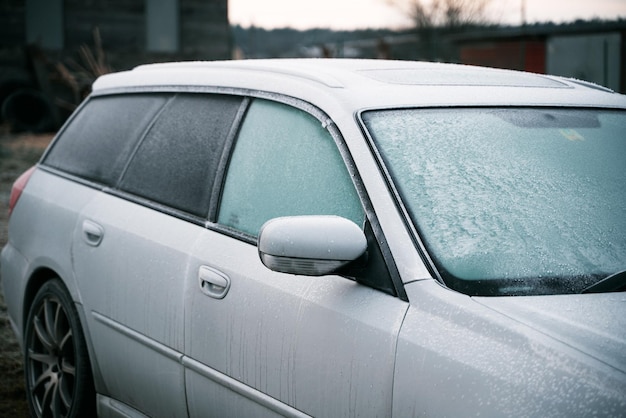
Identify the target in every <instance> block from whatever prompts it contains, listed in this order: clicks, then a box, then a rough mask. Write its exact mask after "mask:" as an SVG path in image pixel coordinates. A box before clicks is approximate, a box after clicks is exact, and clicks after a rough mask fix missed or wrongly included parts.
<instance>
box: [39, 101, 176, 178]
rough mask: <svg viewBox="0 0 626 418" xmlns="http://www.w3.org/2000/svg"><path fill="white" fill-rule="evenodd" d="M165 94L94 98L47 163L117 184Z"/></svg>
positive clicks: (76, 119)
mask: <svg viewBox="0 0 626 418" xmlns="http://www.w3.org/2000/svg"><path fill="white" fill-rule="evenodd" d="M165 101H166V96H164V95H124V96H107V97H95V98H92V99H91V100H90V101H89V102H88V103H87V104H86V105H85V106H84V107H83V108H82V109H81V110H80V113H78V114H77V115H76V117H74V119H73V120H72V122H71V123H70V124H69V125H68V126H67V128H66V129H65V130H64V131H63V132H62V134H61V136H60V137H59V138H58V140H57V141H55V143H54V145H53V147H52V149H51V150H50V152H49V153H48V155H47V156H46V159H45V161H44V163H45V164H46V165H49V166H51V167H54V168H57V169H59V170H62V171H65V172H68V173H71V174H75V175H77V176H81V177H84V178H86V179H89V180H92V181H96V182H101V183H104V184H106V185H113V184H114V183H115V182H116V180H117V179H118V177H119V175H120V174H121V172H122V169H123V168H124V165H125V163H126V159H127V158H128V156H129V154H130V153H131V152H132V150H133V149H134V147H135V145H136V143H137V141H138V140H139V137H140V135H141V133H142V132H143V131H145V129H146V128H147V126H148V124H149V123H150V121H151V120H152V119H153V118H154V115H155V114H156V112H157V111H158V110H159V109H160V108H161V107H162V106H163V104H165Z"/></svg>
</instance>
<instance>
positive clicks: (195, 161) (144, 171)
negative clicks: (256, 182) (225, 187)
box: [120, 94, 242, 216]
mask: <svg viewBox="0 0 626 418" xmlns="http://www.w3.org/2000/svg"><path fill="white" fill-rule="evenodd" d="M241 101H242V98H241V97H237V96H220V95H205V94H181V95H177V96H176V97H175V98H174V99H173V100H172V101H171V102H170V103H168V104H167V106H166V108H165V109H164V110H163V112H162V113H161V115H160V116H159V118H158V120H157V121H156V122H155V123H154V125H153V126H151V127H150V130H149V131H148V133H147V134H146V137H145V139H144V140H143V141H142V143H141V144H140V146H139V148H138V150H137V153H136V155H135V156H134V157H133V159H132V161H131V162H130V165H129V167H128V170H127V171H126V173H125V174H124V177H123V179H122V182H121V184H120V188H121V189H123V190H124V191H127V192H130V193H132V194H135V195H138V196H141V197H144V198H146V199H150V200H153V201H155V202H158V203H161V204H164V205H167V206H170V207H173V208H176V209H179V210H183V211H185V212H188V213H191V214H193V215H196V216H206V215H207V212H208V208H209V199H210V195H211V190H212V186H213V182H214V180H215V173H216V171H217V166H218V163H219V160H220V158H221V156H222V150H223V147H224V143H225V141H226V138H227V137H228V133H229V131H230V129H231V127H232V124H233V121H234V119H235V116H236V115H237V111H238V109H239V107H240V105H241Z"/></svg>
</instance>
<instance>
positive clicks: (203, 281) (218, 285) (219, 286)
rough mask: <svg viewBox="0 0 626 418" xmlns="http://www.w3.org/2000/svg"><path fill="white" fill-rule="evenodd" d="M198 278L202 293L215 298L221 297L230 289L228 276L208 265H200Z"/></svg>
mask: <svg viewBox="0 0 626 418" xmlns="http://www.w3.org/2000/svg"><path fill="white" fill-rule="evenodd" d="M198 279H199V282H200V290H201V291H202V293H204V294H205V295H207V296H210V297H212V298H215V299H222V298H223V297H224V296H226V293H228V290H229V289H230V279H229V278H228V276H227V275H225V274H224V273H222V272H220V271H217V270H215V269H214V268H212V267H209V266H200V269H199V270H198Z"/></svg>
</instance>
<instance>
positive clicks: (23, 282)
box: [0, 60, 626, 417]
mask: <svg viewBox="0 0 626 418" xmlns="http://www.w3.org/2000/svg"><path fill="white" fill-rule="evenodd" d="M137 91H141V92H152V91H166V92H169V91H185V92H197V93H202V92H213V93H221V94H234V95H239V96H249V97H263V98H270V99H275V100H278V101H280V102H283V103H288V104H290V105H294V106H296V107H299V108H302V109H305V110H307V111H312V110H311V109H313V108H314V109H315V112H317V113H316V117H318V118H319V112H320V111H322V112H323V113H324V117H325V118H327V119H324V120H323V121H321V123H322V125H323V126H324V128H326V129H328V130H329V131H332V132H333V137H335V138H336V139H339V138H340V139H341V141H345V150H344V151H347V152H349V154H350V157H351V158H350V159H347V160H346V162H347V163H350V164H352V162H353V163H354V167H353V168H352V169H353V171H352V172H353V173H355V174H358V176H359V178H360V181H361V182H362V183H361V184H360V186H361V187H363V188H364V190H363V191H362V195H366V196H367V199H368V200H367V201H368V203H369V205H371V206H369V207H368V211H369V213H368V216H369V217H370V219H372V220H375V221H376V222H377V226H378V227H379V228H380V232H381V233H382V235H381V236H382V238H384V243H385V244H386V245H387V248H388V249H389V251H390V253H391V255H393V260H394V262H395V264H396V267H397V272H398V274H399V278H400V281H401V284H403V287H402V289H403V290H404V291H405V292H406V298H401V297H394V296H391V295H389V294H385V293H383V292H380V291H378V290H374V289H372V288H369V287H367V286H364V285H360V284H357V283H355V282H354V281H351V280H347V279H346V278H344V277H341V276H337V275H327V276H323V277H306V276H298V275H289V274H284V273H278V272H274V271H270V270H269V269H267V268H266V267H265V266H263V264H262V263H261V260H260V259H259V255H258V249H257V247H256V245H254V243H253V242H251V241H250V240H246V239H241V237H238V236H233V235H232V234H228V233H226V232H228V231H225V230H224V229H221V228H220V227H219V225H214V224H211V223H210V222H206V224H198V223H193V222H187V221H186V220H184V219H181V218H180V217H176V216H172V215H171V213H170V212H168V210H165V209H163V208H155V207H151V208H148V207H146V206H144V205H143V204H142V202H141V201H136V200H133V199H129V198H128V196H124V195H123V194H120V193H115V192H112V191H111V190H109V189H107V188H100V189H99V188H97V187H93V185H89V184H84V182H83V183H82V184H79V183H76V182H74V181H72V180H74V179H72V178H71V177H67V176H66V177H63V176H60V175H59V173H55V172H54V170H50V169H47V168H42V167H40V168H39V169H38V170H36V171H35V173H34V174H33V176H32V177H31V180H30V181H29V183H28V185H27V187H26V188H25V190H24V193H23V195H22V197H21V198H20V200H19V202H18V204H17V206H16V208H15V210H14V212H13V215H12V216H11V219H10V225H9V236H10V238H9V243H8V244H7V246H6V247H5V248H4V249H3V251H2V259H1V261H2V263H1V265H0V268H1V273H2V285H3V289H4V293H5V300H6V303H7V305H8V310H9V315H10V318H11V323H12V325H13V327H14V329H15V330H16V333H17V335H18V337H20V336H21V333H22V330H23V326H24V324H23V316H24V312H25V311H27V310H28V306H25V305H24V303H25V300H24V292H25V289H26V288H27V287H28V286H29V284H36V281H33V280H32V279H33V277H34V276H33V273H34V272H36V271H38V270H40V269H44V268H45V269H48V270H49V271H50V272H53V273H54V274H56V275H58V276H59V277H61V279H62V280H63V282H64V284H65V285H66V287H67V288H68V291H69V292H70V294H71V296H72V299H73V300H74V301H75V302H76V306H77V309H78V311H79V315H80V317H81V320H82V321H83V325H84V327H85V334H86V337H87V342H88V345H89V354H90V357H91V363H92V368H93V371H94V378H95V384H96V389H97V391H98V405H99V413H100V415H101V416H155V417H158V416H163V417H166V416H167V417H170V416H321V417H324V416H325V417H351V416H395V417H406V416H476V415H481V416H568V417H569V416H592V415H598V416H621V415H624V411H626V358H625V357H624V353H625V352H626V342H625V341H626V334H625V331H624V330H626V322H625V321H626V319H625V318H626V298H625V297H624V296H622V294H599V295H556V296H527V297H497V298H487V297H470V296H467V295H464V294H460V293H458V292H455V291H452V290H450V289H447V288H445V287H443V286H442V285H441V284H439V283H438V282H437V281H436V280H435V279H434V278H433V277H431V274H430V272H429V271H430V270H429V269H428V268H427V267H426V265H425V263H424V262H423V261H422V258H421V257H420V255H419V252H418V251H417V249H416V245H415V242H414V240H413V237H412V231H411V230H410V229H409V228H408V227H407V223H406V222H405V219H403V213H402V210H401V209H399V208H398V207H397V205H396V203H395V200H394V197H393V196H392V194H391V193H390V191H389V187H388V184H387V181H386V179H385V176H384V175H383V174H382V173H381V172H380V168H379V165H378V163H377V161H376V159H375V158H373V155H372V151H371V149H370V147H369V146H368V143H367V138H365V136H364V132H363V131H362V128H361V125H360V123H359V121H360V115H361V113H362V112H363V111H366V110H369V109H374V108H401V107H409V106H410V107H448V108H449V107H454V106H548V107H555V106H556V107H559V106H565V107H598V108H611V109H626V98H624V96H621V95H618V94H614V93H609V92H607V91H604V90H603V89H601V88H599V87H597V86H596V87H589V86H584V85H582V84H581V83H579V82H577V81H574V80H568V79H561V78H554V77H550V76H541V75H532V74H524V73H517V72H508V71H501V70H487V69H479V68H475V67H464V66H448V65H443V64H423V63H407V62H383V61H359V60H260V61H246V62H214V63H175V64H164V65H154V66H143V67H139V68H138V69H135V70H133V71H128V72H124V73H119V74H112V75H107V76H104V77H101V78H100V79H99V80H98V81H97V82H96V83H95V84H94V92H93V95H94V96H99V95H107V94H126V93H131V92H137ZM296 98H297V99H299V100H296ZM312 112H313V111H312ZM70 123H71V122H70ZM181 129H184V127H182V128H181Z"/></svg>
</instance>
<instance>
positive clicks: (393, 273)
mask: <svg viewBox="0 0 626 418" xmlns="http://www.w3.org/2000/svg"><path fill="white" fill-rule="evenodd" d="M134 93H146V94H150V93H170V94H171V97H170V98H168V100H167V101H166V102H165V103H164V105H163V106H162V108H161V109H160V110H159V111H158V112H156V113H155V116H154V118H153V120H152V121H151V122H150V123H149V124H148V126H147V127H146V129H145V130H144V132H143V133H142V135H141V138H140V139H139V141H138V143H137V144H136V145H135V149H134V150H133V152H132V153H130V154H129V156H128V159H127V161H126V164H125V165H124V169H123V170H122V173H121V175H120V176H119V178H118V179H117V181H116V182H115V185H114V186H113V187H107V186H105V185H103V184H100V183H95V182H92V181H88V180H86V179H83V178H81V177H77V176H75V175H71V174H69V173H65V172H63V171H60V170H57V169H54V168H51V167H47V166H45V165H40V166H41V167H42V168H45V169H46V170H47V171H49V172H52V173H54V174H57V175H59V176H62V177H66V178H68V179H70V180H73V181H76V182H78V183H81V184H84V185H86V186H88V187H92V188H95V189H98V190H100V191H102V192H104V193H108V194H111V195H114V196H117V197H119V198H122V199H124V200H127V201H130V202H133V203H137V204H139V205H142V206H144V207H147V208H150V209H153V210H156V211H159V212H161V213H164V214H167V215H170V216H174V217H176V218H179V219H181V220H184V221H187V222H191V223H194V224H197V225H200V226H203V227H204V228H206V229H209V230H212V231H215V232H219V233H222V234H224V235H227V236H230V237H232V238H235V239H238V240H241V241H243V242H247V243H249V244H251V245H254V246H256V245H257V243H256V238H255V237H252V236H250V235H249V234H245V233H243V232H240V231H237V230H235V229H233V228H230V227H226V226H224V225H220V224H218V223H217V222H216V219H217V213H218V211H219V205H220V200H221V195H222V190H223V186H224V181H225V177H226V172H227V171H228V164H229V162H230V157H231V155H232V149H233V146H234V144H235V141H236V138H237V134H238V133H239V130H240V128H241V125H242V122H243V120H244V117H245V113H246V111H247V109H248V108H249V106H250V103H251V102H252V100H253V99H255V98H258V99H264V100H269V101H274V102H278V103H282V104H285V105H288V106H292V107H294V108H296V109H299V110H301V111H303V112H305V113H307V114H309V115H311V116H313V117H314V118H315V119H317V120H318V121H319V122H320V123H321V124H322V126H323V128H324V129H326V130H328V132H329V133H330V135H331V137H332V138H333V140H334V142H335V145H336V146H337V148H338V150H339V153H340V155H341V158H342V160H343V162H344V164H345V166H346V168H347V170H348V173H349V174H350V176H351V178H352V184H353V186H354V187H355V190H356V192H357V195H358V196H359V200H360V202H361V205H362V206H363V210H364V214H365V220H364V225H362V227H363V228H364V230H366V229H367V228H366V224H367V225H369V227H370V228H371V231H372V233H373V235H374V236H373V238H374V239H375V241H376V243H377V245H378V248H379V250H380V253H381V254H382V256H383V262H384V264H385V265H386V268H387V271H388V274H389V277H390V279H391V282H392V285H393V288H394V290H395V294H394V295H393V296H396V297H398V298H399V299H401V300H403V301H405V302H408V296H407V294H406V291H405V289H404V283H403V282H402V278H401V277H400V273H399V271H398V268H397V266H396V264H395V260H394V258H393V255H392V253H391V249H390V248H389V245H388V244H387V240H386V239H385V236H384V232H383V230H382V227H381V225H380V223H379V221H378V218H377V216H376V213H375V211H374V207H373V205H372V203H371V201H370V198H369V195H368V194H367V191H366V188H365V185H364V184H363V180H362V178H361V176H360V174H359V172H358V169H357V167H356V164H355V162H354V160H353V158H352V156H351V154H350V151H349V148H348V146H347V144H346V142H345V140H344V138H343V136H342V134H341V132H340V131H339V128H338V127H337V125H336V124H335V122H334V121H333V120H332V119H331V118H330V117H329V116H328V115H327V114H326V113H325V112H324V111H322V110H321V109H320V108H318V107H317V106H315V105H313V104H311V103H309V102H306V101H304V100H302V99H298V98H295V97H292V96H287V95H283V94H278V93H272V92H266V91H262V90H252V89H240V88H231V87H217V86H136V87H125V88H111V89H104V90H100V91H97V92H93V93H92V94H90V95H89V96H88V97H87V98H86V99H85V100H84V101H83V103H81V105H80V106H79V108H78V109H81V108H82V107H83V106H85V105H86V103H88V102H89V100H90V99H91V98H92V97H100V96H113V95H124V94H134ZM179 93H196V94H220V95H232V96H240V97H242V98H243V100H242V103H241V106H240V108H239V110H238V111H237V114H236V116H235V119H234V121H233V124H232V126H231V129H230V131H229V133H228V137H227V139H226V142H225V144H224V149H223V152H222V156H221V158H220V162H219V164H218V168H217V170H216V177H215V182H214V184H213V189H212V191H211V199H210V205H209V213H208V214H207V216H206V218H202V217H198V216H195V215H191V214H189V213H187V212H184V211H182V210H179V209H174V208H172V207H170V206H167V205H164V204H160V203H158V202H155V201H152V200H149V199H145V198H142V197H139V196H137V195H134V194H131V193H128V192H125V191H123V190H121V189H120V188H119V185H120V182H121V180H122V179H123V177H124V175H125V174H126V170H127V169H128V166H129V164H130V162H131V160H132V157H133V156H134V155H135V153H136V151H137V149H138V148H139V146H140V144H141V143H142V142H143V140H144V139H145V137H146V135H147V133H148V132H149V130H150V127H152V126H153V124H154V123H156V120H158V117H159V116H160V115H161V113H162V112H163V110H164V109H165V108H167V105H168V104H169V103H170V102H171V101H172V100H173V99H174V97H175V96H176V95H177V94H179ZM78 109H77V110H78ZM77 113H78V112H75V113H74V114H73V115H72V117H71V118H70V119H68V121H67V122H66V123H65V124H64V125H63V127H62V128H61V130H60V131H59V133H58V134H57V137H58V136H60V135H61V134H62V132H63V131H64V130H65V128H66V127H67V126H68V125H69V124H70V123H71V121H72V119H73V118H74V117H75V115H76V114H77ZM366 138H367V136H366ZM54 141H56V138H55V140H54ZM54 141H53V143H52V144H51V146H50V147H49V148H48V149H50V148H51V147H52V146H53V145H54ZM47 153H48V151H46V152H45V153H44V155H43V156H42V158H41V160H40V163H41V162H42V161H43V160H44V158H45V156H46V154H47Z"/></svg>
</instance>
